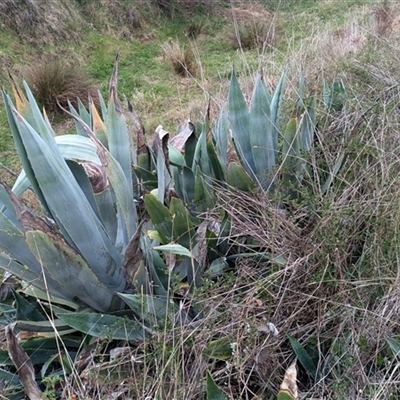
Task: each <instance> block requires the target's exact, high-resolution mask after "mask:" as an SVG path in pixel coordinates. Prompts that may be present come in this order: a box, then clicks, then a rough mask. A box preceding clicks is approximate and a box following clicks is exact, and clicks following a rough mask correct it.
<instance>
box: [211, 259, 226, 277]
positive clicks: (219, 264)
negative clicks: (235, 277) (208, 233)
mask: <svg viewBox="0 0 400 400" xmlns="http://www.w3.org/2000/svg"><path fill="white" fill-rule="evenodd" d="M228 269H229V264H228V263H227V261H226V258H225V257H219V258H217V259H215V260H214V261H213V262H212V263H211V264H210V266H209V268H208V269H207V271H206V274H207V276H209V277H210V278H215V277H217V276H221V275H222V274H223V273H224V272H225V271H227V270H228Z"/></svg>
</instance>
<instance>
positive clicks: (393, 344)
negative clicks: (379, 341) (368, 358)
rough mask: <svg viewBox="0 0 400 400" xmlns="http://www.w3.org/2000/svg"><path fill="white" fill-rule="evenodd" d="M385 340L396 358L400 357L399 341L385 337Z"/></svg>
mask: <svg viewBox="0 0 400 400" xmlns="http://www.w3.org/2000/svg"><path fill="white" fill-rule="evenodd" d="M386 342H387V344H388V345H389V347H390V349H391V350H392V352H393V355H394V356H395V357H396V358H400V342H399V341H398V340H396V339H393V338H386Z"/></svg>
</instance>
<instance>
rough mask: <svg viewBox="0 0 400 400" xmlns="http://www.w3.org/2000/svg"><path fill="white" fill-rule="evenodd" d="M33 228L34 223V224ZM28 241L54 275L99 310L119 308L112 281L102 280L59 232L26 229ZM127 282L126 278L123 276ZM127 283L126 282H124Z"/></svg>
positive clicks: (76, 294)
mask: <svg viewBox="0 0 400 400" xmlns="http://www.w3.org/2000/svg"><path fill="white" fill-rule="evenodd" d="M32 228H33V227H32ZM25 235H26V241H27V243H28V245H29V246H30V248H31V250H32V252H33V253H34V254H35V256H36V257H37V259H38V260H40V262H41V263H42V265H43V267H44V268H45V269H46V270H47V271H49V273H50V274H51V276H52V277H53V279H55V280H56V281H57V282H59V283H60V284H61V285H64V286H65V287H67V288H69V290H70V291H72V292H73V293H74V294H75V296H76V297H77V298H78V299H80V300H81V301H83V302H84V303H86V304H88V305H89V306H90V307H92V308H93V309H95V310H98V311H102V312H106V311H109V310H112V309H114V308H118V304H116V303H117V302H114V300H115V299H114V295H113V292H112V291H111V290H110V289H108V286H110V284H109V282H108V281H102V280H100V279H99V278H98V277H97V276H96V275H95V274H94V273H93V271H92V270H91V269H90V268H89V267H88V265H87V263H86V262H85V260H84V259H83V258H82V257H81V256H80V254H79V253H77V252H76V251H75V250H74V249H73V248H72V247H71V246H69V245H68V243H66V242H65V241H64V240H63V238H62V237H61V236H60V235H58V234H57V233H56V232H52V231H50V230H49V229H47V231H46V230H45V227H44V226H43V225H42V226H40V225H39V226H37V227H36V230H33V229H32V230H28V231H26V232H25ZM123 282H124V285H125V280H123ZM122 287H124V286H122Z"/></svg>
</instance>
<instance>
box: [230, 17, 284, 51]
mask: <svg viewBox="0 0 400 400" xmlns="http://www.w3.org/2000/svg"><path fill="white" fill-rule="evenodd" d="M281 37H282V30H281V27H279V26H278V25H277V24H276V21H275V20H270V21H268V20H267V21H265V20H264V19H260V20H254V21H247V22H240V23H238V24H235V25H234V29H233V30H232V31H231V32H230V33H229V35H228V39H229V41H230V43H231V44H232V46H233V47H234V48H242V49H243V50H251V49H264V48H265V49H272V48H274V47H275V46H276V45H277V44H278V42H279V40H280V38H281Z"/></svg>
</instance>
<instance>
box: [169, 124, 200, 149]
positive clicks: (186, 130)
mask: <svg viewBox="0 0 400 400" xmlns="http://www.w3.org/2000/svg"><path fill="white" fill-rule="evenodd" d="M194 130H195V127H194V125H193V124H192V122H190V120H189V119H188V120H186V121H185V123H184V124H183V126H182V127H181V129H180V130H179V133H178V134H177V135H176V136H174V137H173V138H172V139H171V140H170V142H169V143H170V145H171V146H173V147H175V148H176V149H177V150H179V151H180V152H184V151H185V145H186V141H187V140H188V139H189V137H190V136H191V135H192V134H193V132H194Z"/></svg>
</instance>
